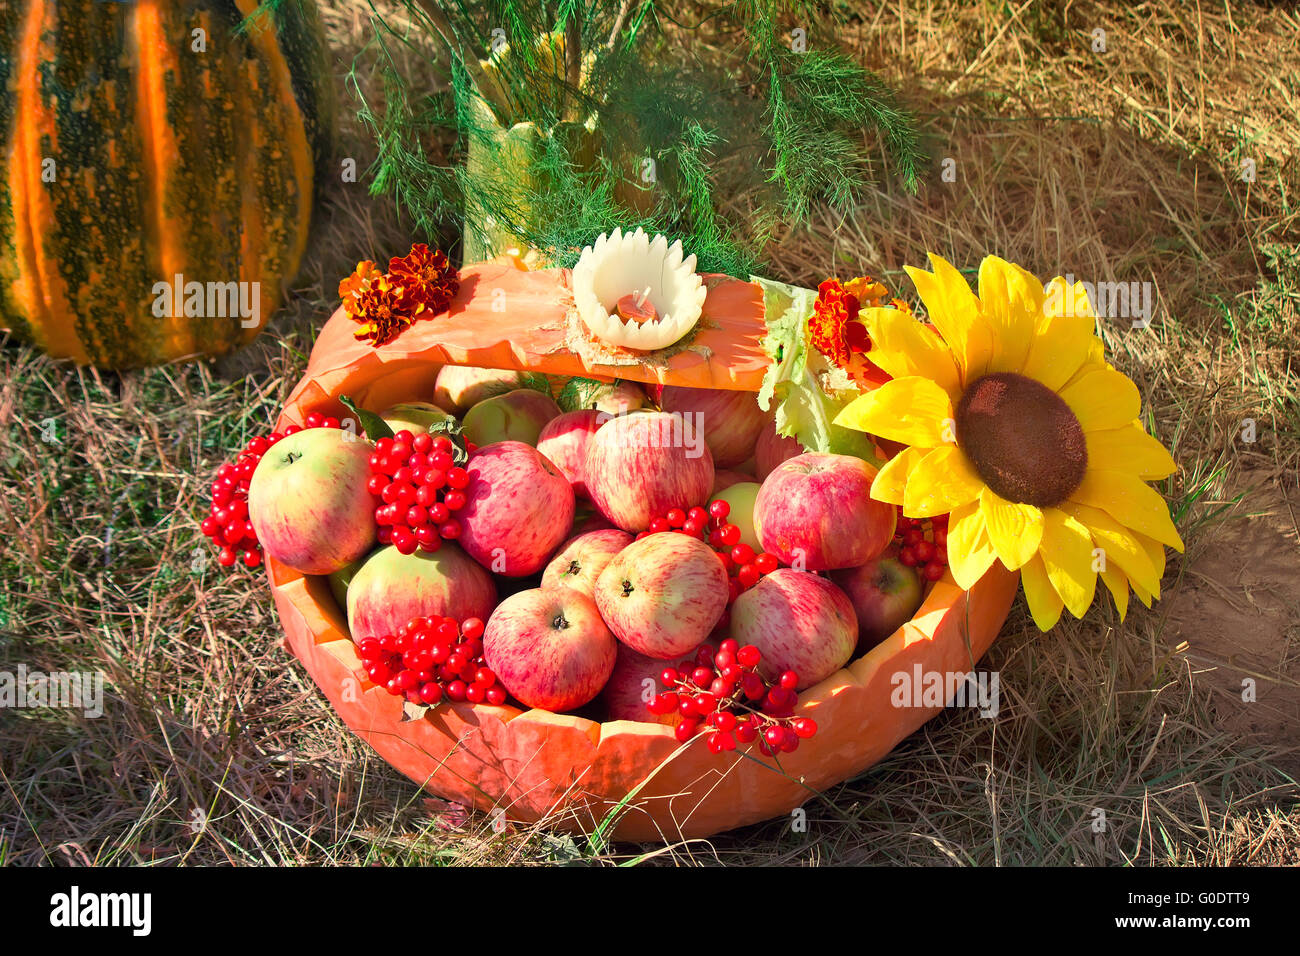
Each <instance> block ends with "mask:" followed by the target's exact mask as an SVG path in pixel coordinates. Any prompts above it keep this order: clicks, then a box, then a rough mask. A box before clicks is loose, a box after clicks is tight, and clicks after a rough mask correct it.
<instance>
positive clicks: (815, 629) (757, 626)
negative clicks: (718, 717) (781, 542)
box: [731, 568, 858, 690]
mask: <svg viewBox="0 0 1300 956" xmlns="http://www.w3.org/2000/svg"><path fill="white" fill-rule="evenodd" d="M731 636H732V638H734V639H735V640H736V641H737V642H738V643H739V644H740V645H741V646H742V647H743V646H744V645H746V644H753V645H754V646H755V647H757V648H758V649H759V651H760V652H761V653H762V655H763V660H762V663H760V664H759V671H760V672H761V673H762V675H763V676H764V677H766V678H767V679H768V680H775V679H776V678H777V677H779V676H780V675H781V673H782V672H783V671H788V670H792V671H794V672H795V673H796V674H798V675H799V686H798V689H799V690H803V689H804V688H805V687H811V686H813V685H814V684H817V683H819V682H821V681H823V680H825V679H826V678H827V677H830V676H831V675H832V674H834V673H835V672H836V671H837V670H839V669H840V668H841V667H843V666H844V665H845V664H847V663H848V662H849V658H850V657H852V656H853V648H854V647H855V646H856V644H857V642H858V619H857V616H856V615H855V614H854V611H853V603H852V602H851V601H850V600H849V598H848V595H846V594H845V593H844V592H843V591H841V590H840V589H839V588H838V587H836V586H835V585H834V584H832V583H831V582H830V581H828V580H826V579H825V578H823V577H820V576H819V575H816V574H812V573H811V572H808V571H794V570H792V569H790V568H777V569H776V570H775V571H773V572H772V573H771V574H769V575H767V576H766V577H763V578H760V579H759V582H758V583H757V584H756V585H754V586H753V587H752V588H750V589H749V590H748V591H746V592H744V593H743V594H741V595H740V596H739V597H738V598H736V600H735V602H734V603H733V604H732V605H731Z"/></svg>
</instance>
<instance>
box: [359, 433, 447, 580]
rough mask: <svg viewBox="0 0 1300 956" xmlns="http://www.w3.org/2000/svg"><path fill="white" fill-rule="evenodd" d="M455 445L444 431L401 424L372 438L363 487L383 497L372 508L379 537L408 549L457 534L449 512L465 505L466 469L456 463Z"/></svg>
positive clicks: (431, 546) (435, 545)
mask: <svg viewBox="0 0 1300 956" xmlns="http://www.w3.org/2000/svg"><path fill="white" fill-rule="evenodd" d="M470 449H471V450H473V446H472V445H471V446H470ZM456 451H457V448H456V443H455V442H453V441H452V440H451V438H449V437H448V436H446V435H426V434H424V433H423V432H422V433H420V434H419V435H412V434H411V433H410V432H409V431H407V430H406V429H402V431H400V432H398V433H397V434H396V435H394V436H393V437H392V438H381V439H379V441H378V442H376V443H375V450H374V453H373V454H371V456H370V472H371V475H370V482H369V484H368V485H367V486H366V487H367V488H368V490H369V491H370V493H371V494H372V495H375V496H376V497H378V498H379V499H380V500H381V501H382V502H383V504H381V505H380V506H379V507H378V508H376V509H375V523H376V524H377V525H379V540H380V542H381V543H383V544H392V545H393V547H395V548H397V550H398V551H400V552H401V553H402V554H413V553H414V552H415V549H416V548H420V549H422V550H424V551H430V552H432V551H437V550H438V549H439V548H440V547H442V542H443V539H444V538H445V539H448V540H450V539H453V538H459V537H460V522H459V521H457V520H456V519H455V518H454V517H453V514H454V513H455V512H457V511H459V510H460V509H461V508H464V507H465V488H466V487H467V486H468V485H469V473H468V472H466V471H465V469H464V468H462V467H460V466H458V465H457V464H456V458H455V455H456Z"/></svg>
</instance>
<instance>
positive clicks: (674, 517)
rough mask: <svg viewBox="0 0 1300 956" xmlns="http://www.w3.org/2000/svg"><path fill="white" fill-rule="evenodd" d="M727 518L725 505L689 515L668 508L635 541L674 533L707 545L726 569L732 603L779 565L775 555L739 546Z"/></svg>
mask: <svg viewBox="0 0 1300 956" xmlns="http://www.w3.org/2000/svg"><path fill="white" fill-rule="evenodd" d="M730 514H731V505H729V504H727V502H725V501H715V502H713V503H712V504H710V505H709V507H708V510H705V509H704V508H701V507H695V508H691V509H690V510H689V511H684V510H682V509H681V508H672V509H670V510H669V511H668V512H667V514H665V515H663V516H662V517H659V518H654V519H652V520H651V522H650V528H649V530H647V531H642V532H641V533H640V534H638V535H637V539H638V540H640V539H641V538H644V537H645V536H646V535H648V534H660V533H662V532H664V531H676V532H678V533H679V534H689V535H691V536H692V537H694V538H699V539H700V540H701V541H705V542H707V543H708V544H709V546H710V547H712V548H713V550H715V551H717V552H718V557H719V558H721V559H722V563H723V566H725V567H726V569H727V575H728V577H729V578H730V587H731V596H730V597H729V598H728V602H730V601H734V600H736V598H737V597H739V596H740V595H741V594H743V593H744V592H745V591H748V590H749V589H750V588H752V587H753V586H754V585H755V584H757V583H758V579H759V578H761V577H763V576H764V575H768V574H771V573H772V572H773V571H775V570H776V569H777V567H778V566H779V562H778V561H777V559H776V556H775V555H771V554H768V553H767V552H766V551H764V552H762V553H761V554H755V553H754V549H753V548H751V547H750V546H749V545H747V544H742V543H741V540H740V526H739V525H734V524H728V523H727V516H728V515H730ZM706 532H707V537H706V534H705V533H706Z"/></svg>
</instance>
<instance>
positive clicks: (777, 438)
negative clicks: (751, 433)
mask: <svg viewBox="0 0 1300 956" xmlns="http://www.w3.org/2000/svg"><path fill="white" fill-rule="evenodd" d="M802 454H803V446H802V445H800V444H799V442H798V441H796V440H795V439H793V438H785V437H783V436H781V435H778V434H777V433H776V425H775V424H774V423H769V424H766V425H764V426H763V430H762V431H761V432H759V433H758V440H757V441H756V442H755V443H754V466H755V469H756V471H755V474H757V475H758V480H759V481H762V480H763V479H764V478H766V477H767V476H768V475H770V474H771V473H772V471H773V470H774V469H775V468H776V466H777V465H779V464H781V462H783V461H789V460H790V459H791V458H794V457H796V456H797V455H802Z"/></svg>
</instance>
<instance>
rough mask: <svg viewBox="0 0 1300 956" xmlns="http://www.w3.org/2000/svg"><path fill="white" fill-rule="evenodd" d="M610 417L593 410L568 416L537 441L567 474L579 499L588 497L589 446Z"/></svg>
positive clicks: (557, 419) (551, 423)
mask: <svg viewBox="0 0 1300 956" xmlns="http://www.w3.org/2000/svg"><path fill="white" fill-rule="evenodd" d="M608 417H609V416H608V415H606V414H605V413H603V412H598V411H596V410H595V409H593V408H583V409H579V410H578V411H576V412H565V413H564V414H562V415H559V416H557V417H555V418H552V419H551V420H550V421H549V422H547V423H546V427H545V428H543V429H542V431H541V434H540V435H539V436H538V437H537V450H538V451H540V452H541V453H542V454H543V455H545V456H546V457H547V458H549V459H550V460H551V463H552V464H553V465H555V467H556V468H558V469H560V471H562V472H563V473H564V477H566V478H568V479H569V484H571V485H573V493H574V494H575V495H577V496H578V497H579V498H586V497H587V482H586V481H585V473H586V466H587V446H588V445H589V444H590V443H591V439H592V437H593V436H594V435H595V434H596V432H597V431H599V430H600V426H601V425H603V424H605V421H606V420H607V419H608Z"/></svg>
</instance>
